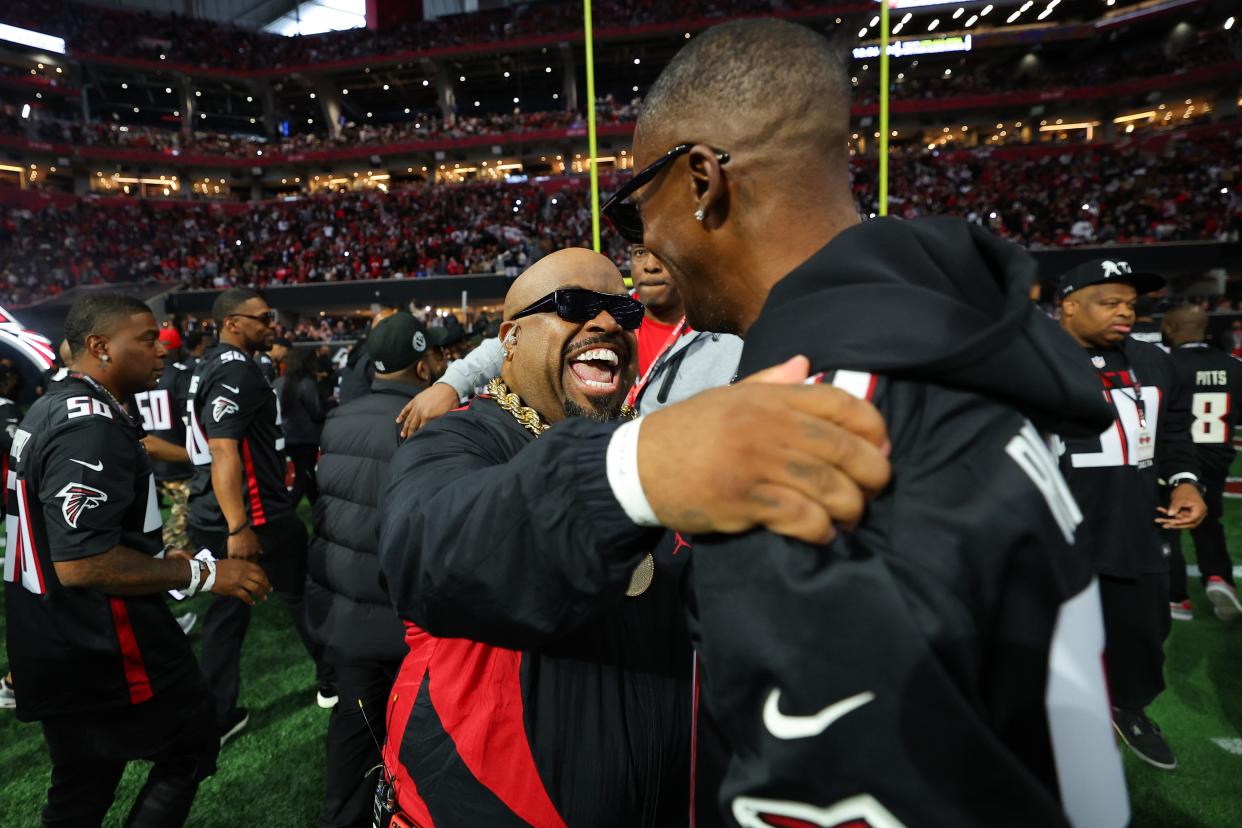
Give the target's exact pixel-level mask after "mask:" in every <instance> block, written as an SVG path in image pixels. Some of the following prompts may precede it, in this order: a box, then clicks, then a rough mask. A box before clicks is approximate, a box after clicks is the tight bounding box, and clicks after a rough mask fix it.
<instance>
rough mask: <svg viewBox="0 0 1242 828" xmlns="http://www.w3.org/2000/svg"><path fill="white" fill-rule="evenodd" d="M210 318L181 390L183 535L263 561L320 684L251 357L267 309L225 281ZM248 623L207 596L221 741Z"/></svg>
mask: <svg viewBox="0 0 1242 828" xmlns="http://www.w3.org/2000/svg"><path fill="white" fill-rule="evenodd" d="M212 315H213V316H214V317H215V320H216V325H217V327H218V328H219V331H220V341H219V344H218V345H216V347H214V348H212V349H211V350H209V351H207V353H206V354H204V355H203V359H202V361H201V362H200V363H199V364H198V366H197V367H195V369H194V375H193V377H192V378H191V380H190V388H189V396H190V399H189V403H188V411H187V414H188V417H189V422H188V424H187V429H186V451H187V452H189V455H190V461H191V462H192V463H193V464H194V476H193V478H192V479H191V481H190V517H189V524H190V540H191V542H192V543H193V545H194V548H195V549H196V550H201V549H208V550H210V551H211V553H212V554H213V555H214V556H215V557H217V558H225V557H228V558H238V559H241V560H248V561H254V562H256V563H258V564H259V565H260V566H262V567H263V570H264V572H266V573H267V577H268V579H269V580H270V581H271V582H272V587H273V591H274V592H275V593H276V594H277V595H278V596H279V597H280V598H281V600H282V601H283V602H284V604H285V606H286V607H287V608H288V610H289V615H290V617H291V618H292V619H293V625H294V628H295V629H296V630H297V632H298V635H299V636H300V637H301V639H302V643H303V644H304V645H305V646H306V649H307V652H308V653H310V656H311V658H312V659H313V660H314V661H315V663H316V665H317V672H318V674H319V676H318V678H319V683H320V686H321V688H324V687H325V685H329V684H330V683H331V677H330V675H329V674H328V670H327V667H326V665H325V664H324V662H323V660H322V659H321V657H320V656H321V647H320V646H319V645H318V644H317V643H315V642H314V641H313V640H312V639H311V638H310V636H309V635H308V634H307V632H306V618H305V612H304V610H303V606H302V596H303V592H304V590H305V584H306V527H305V526H304V525H303V524H302V521H301V519H299V518H298V517H297V515H296V514H294V511H293V510H294V504H293V502H292V499H291V498H290V497H289V492H288V490H287V489H286V488H285V464H286V460H285V440H284V436H283V435H282V433H281V417H280V402H279V400H278V399H277V397H276V392H275V391H273V390H272V386H271V385H270V384H269V383H268V381H267V379H266V377H264V376H263V370H262V369H261V368H260V367H259V365H258V363H257V362H255V361H254V355H255V353H257V352H259V351H264V350H266V349H267V348H268V346H270V345H271V343H272V339H273V337H274V335H275V334H274V332H273V330H272V324H273V323H274V322H275V313H274V312H273V311H272V309H271V308H269V307H268V305H267V302H266V301H265V300H264V299H263V297H262V296H261V295H259V294H258V293H257V292H255V291H253V290H248V289H245V288H234V289H232V290H226V291H224V292H223V293H221V294H220V296H219V297H217V298H216V302H215V304H214V305H213V307H212ZM249 623H250V607H249V606H247V605H246V604H245V603H243V602H242V601H239V600H237V599H235V598H230V597H227V596H221V597H218V598H216V599H215V600H213V601H212V603H211V605H210V606H209V607H208V608H207V612H206V615H205V617H204V620H203V672H204V673H205V674H206V676H207V680H208V683H209V684H210V685H211V688H212V691H213V692H214V693H215V696H216V726H217V728H218V729H219V731H220V738H221V744H223V742H224V741H225V740H226V739H228V738H231V737H232V736H233V735H234V734H236V733H237V732H238V731H240V730H241V729H242V728H243V727H245V726H246V723H247V722H248V721H249V714H248V713H247V712H246V710H245V709H244V708H240V707H238V706H237V700H238V697H239V695H240V692H241V647H242V642H243V640H244V639H245V635H246V627H247V625H248V624H249ZM322 693H323V691H322V689H321V695H322ZM332 695H334V694H332Z"/></svg>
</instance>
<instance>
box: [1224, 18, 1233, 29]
mask: <svg viewBox="0 0 1242 828" xmlns="http://www.w3.org/2000/svg"><path fill="white" fill-rule="evenodd" d="M1233 23H1234V20H1233V18H1232V17H1230V18H1229V19H1228V20H1226V21H1225V31H1229V30H1230V29H1232V28H1233Z"/></svg>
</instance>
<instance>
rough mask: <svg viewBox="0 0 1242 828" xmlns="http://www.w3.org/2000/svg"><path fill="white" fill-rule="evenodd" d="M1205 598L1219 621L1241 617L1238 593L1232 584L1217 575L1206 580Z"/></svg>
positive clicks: (1241, 609)
mask: <svg viewBox="0 0 1242 828" xmlns="http://www.w3.org/2000/svg"><path fill="white" fill-rule="evenodd" d="M1207 597H1208V600H1209V601H1211V602H1212V608H1213V609H1214V610H1215V611H1216V617H1217V618H1219V619H1220V620H1221V621H1232V620H1233V619H1235V618H1237V617H1238V616H1239V615H1242V603H1239V602H1238V591H1237V590H1236V589H1234V587H1233V584H1231V583H1229V582H1228V581H1226V580H1225V579H1224V578H1222V577H1220V576H1219V575H1213V576H1211V577H1210V578H1208V582H1207Z"/></svg>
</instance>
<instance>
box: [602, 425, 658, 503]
mask: <svg viewBox="0 0 1242 828" xmlns="http://www.w3.org/2000/svg"><path fill="white" fill-rule="evenodd" d="M642 427H643V418H642V417H639V418H638V419H637V420H631V421H630V422H628V423H626V424H624V425H623V426H621V427H620V428H618V429H617V430H616V431H614V432H613V433H612V437H611V438H610V439H609V441H608V455H607V461H606V463H605V465H606V466H607V470H608V485H609V486H611V487H612V494H613V496H614V497H616V499H617V502H618V503H620V504H621V508H622V509H624V510H625V514H626V515H627V516H628V517H629V519H630V520H632V521H634V522H635V523H636V524H638V525H639V526H659V525H660V521H659V520H658V519H656V516H655V512H654V511H653V510H652V508H651V503H650V501H648V500H647V493H646V492H644V491H643V484H642V481H641V480H640V479H639V477H638V435H639V433H640V432H641V430H642Z"/></svg>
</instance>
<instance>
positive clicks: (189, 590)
mask: <svg viewBox="0 0 1242 828" xmlns="http://www.w3.org/2000/svg"><path fill="white" fill-rule="evenodd" d="M202 577H203V570H202V567H200V566H199V565H198V561H195V560H191V561H190V585H189V586H188V587H186V588H185V589H184V590H182V593H183V594H184V595H185V596H186V597H187V598H188V597H190V596H191V595H195V594H197V593H198V582H199V579H200V578H202Z"/></svg>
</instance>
